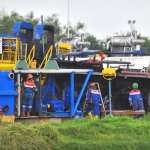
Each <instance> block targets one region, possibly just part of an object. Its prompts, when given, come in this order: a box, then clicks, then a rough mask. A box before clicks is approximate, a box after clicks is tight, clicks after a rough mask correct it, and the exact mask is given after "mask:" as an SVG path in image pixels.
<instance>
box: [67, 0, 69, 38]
mask: <svg viewBox="0 0 150 150" xmlns="http://www.w3.org/2000/svg"><path fill="white" fill-rule="evenodd" d="M67 24H68V25H67V26H68V38H69V26H70V25H69V24H70V23H69V0H68V23H67Z"/></svg>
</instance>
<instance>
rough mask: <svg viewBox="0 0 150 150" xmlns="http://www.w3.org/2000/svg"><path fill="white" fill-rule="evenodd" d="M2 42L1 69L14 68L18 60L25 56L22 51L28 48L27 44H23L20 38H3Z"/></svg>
mask: <svg viewBox="0 0 150 150" xmlns="http://www.w3.org/2000/svg"><path fill="white" fill-rule="evenodd" d="M2 43H3V45H2V44H1V45H2V53H1V54H0V70H13V69H14V68H15V67H16V64H17V62H18V60H20V59H21V58H23V57H25V56H23V54H22V52H23V51H26V50H27V44H23V43H22V41H21V40H20V39H19V38H2ZM23 48H24V49H23Z"/></svg>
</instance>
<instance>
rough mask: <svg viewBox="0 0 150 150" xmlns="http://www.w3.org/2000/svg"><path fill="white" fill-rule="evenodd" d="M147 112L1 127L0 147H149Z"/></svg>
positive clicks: (7, 149)
mask: <svg viewBox="0 0 150 150" xmlns="http://www.w3.org/2000/svg"><path fill="white" fill-rule="evenodd" d="M149 129H150V115H147V116H146V118H145V119H139V120H134V119H133V118H132V117H129V116H122V117H119V116H113V117H109V116H108V117H105V118H103V119H99V120H91V119H86V118H84V119H80V120H70V121H65V122H63V123H39V124H20V123H15V124H12V125H8V126H6V127H0V149H1V150H12V149H14V150H60V149H61V150H141V149H143V150H148V149H150V142H149V139H150V130H149Z"/></svg>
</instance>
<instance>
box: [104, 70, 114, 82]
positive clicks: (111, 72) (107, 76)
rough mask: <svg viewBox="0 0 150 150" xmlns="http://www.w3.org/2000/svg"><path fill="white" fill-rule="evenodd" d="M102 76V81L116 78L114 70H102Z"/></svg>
mask: <svg viewBox="0 0 150 150" xmlns="http://www.w3.org/2000/svg"><path fill="white" fill-rule="evenodd" d="M102 74H103V78H104V79H106V80H112V79H114V78H115V77H116V68H104V69H103V71H102Z"/></svg>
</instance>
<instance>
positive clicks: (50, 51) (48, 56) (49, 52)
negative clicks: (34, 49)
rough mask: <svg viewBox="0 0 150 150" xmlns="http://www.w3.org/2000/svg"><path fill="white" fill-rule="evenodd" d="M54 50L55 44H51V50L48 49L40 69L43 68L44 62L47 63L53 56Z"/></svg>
mask: <svg viewBox="0 0 150 150" xmlns="http://www.w3.org/2000/svg"><path fill="white" fill-rule="evenodd" d="M52 50H53V45H51V46H50V48H49V50H48V51H47V53H46V55H45V57H44V59H43V61H42V63H41V65H40V67H39V69H41V68H42V66H43V64H46V62H47V61H48V60H49V59H50V58H51V56H52Z"/></svg>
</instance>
